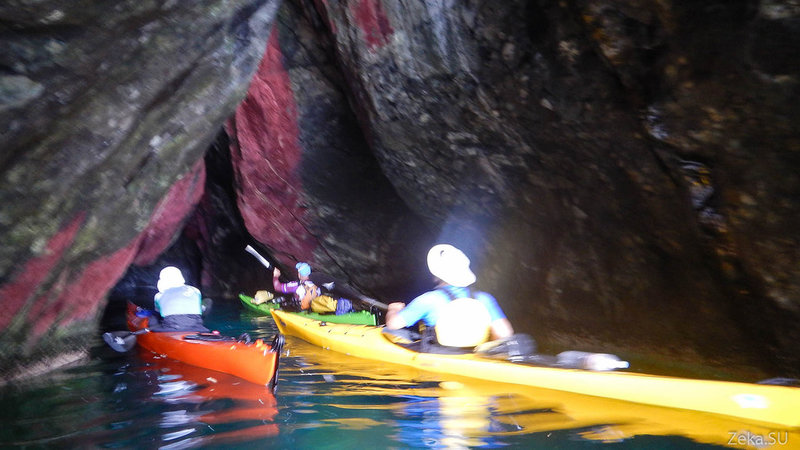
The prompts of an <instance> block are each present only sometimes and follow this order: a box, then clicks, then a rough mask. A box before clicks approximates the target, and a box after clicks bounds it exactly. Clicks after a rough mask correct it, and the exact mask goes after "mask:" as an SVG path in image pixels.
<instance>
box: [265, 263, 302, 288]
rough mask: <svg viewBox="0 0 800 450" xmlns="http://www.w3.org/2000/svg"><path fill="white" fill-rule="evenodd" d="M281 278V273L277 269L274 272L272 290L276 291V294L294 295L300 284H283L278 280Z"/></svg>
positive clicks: (294, 282) (292, 282) (295, 282)
mask: <svg viewBox="0 0 800 450" xmlns="http://www.w3.org/2000/svg"><path fill="white" fill-rule="evenodd" d="M280 276H281V271H280V269H278V268H277V267H276V268H275V270H273V271H272V288H273V289H275V292H280V293H282V294H294V291H296V290H297V286H299V285H300V284H299V283H298V282H297V281H290V282H288V283H281V280H279V279H278V278H279V277H280Z"/></svg>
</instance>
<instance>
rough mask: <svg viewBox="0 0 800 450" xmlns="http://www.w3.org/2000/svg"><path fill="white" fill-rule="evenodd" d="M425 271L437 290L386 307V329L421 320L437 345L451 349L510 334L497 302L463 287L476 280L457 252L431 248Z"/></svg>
mask: <svg viewBox="0 0 800 450" xmlns="http://www.w3.org/2000/svg"><path fill="white" fill-rule="evenodd" d="M428 269H429V270H430V271H431V274H432V275H434V276H435V277H437V278H438V279H439V280H440V283H439V285H438V286H437V288H436V289H434V290H432V291H428V292H426V293H424V294H422V295H420V296H418V297H416V298H415V299H413V300H412V301H411V302H409V303H408V305H405V304H403V303H399V302H395V303H392V304H390V305H389V310H388V311H387V313H386V328H387V329H389V330H399V329H401V328H405V327H408V326H412V325H414V324H415V323H416V322H418V321H420V320H421V321H423V322H424V323H425V325H426V326H427V327H428V328H435V330H436V337H437V340H438V341H439V343H441V344H443V345H447V346H451V347H473V346H475V345H478V344H480V343H482V342H484V341H485V340H486V339H489V338H490V339H500V338H505V337H509V336H511V335H513V334H514V331H513V328H512V327H511V323H510V322H509V321H508V319H507V318H506V316H505V314H504V313H503V311H502V310H501V309H500V306H499V305H498V304H497V300H496V299H495V298H494V297H493V296H492V295H490V294H488V293H486V292H479V291H475V292H473V291H472V290H471V289H469V288H468V287H467V286H470V285H472V284H473V283H475V281H476V277H475V274H474V273H472V271H471V270H470V269H469V258H467V256H466V255H464V253H463V252H461V250H458V249H457V248H455V247H453V246H451V245H447V244H439V245H436V246H434V247H433V248H431V250H430V251H429V252H428Z"/></svg>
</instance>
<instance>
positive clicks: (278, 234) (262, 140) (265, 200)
mask: <svg viewBox="0 0 800 450" xmlns="http://www.w3.org/2000/svg"><path fill="white" fill-rule="evenodd" d="M228 131H229V135H231V137H232V139H231V158H232V160H233V166H234V173H235V176H236V184H237V189H238V191H239V195H238V196H237V202H238V206H239V211H240V212H241V214H242V218H243V219H244V222H245V226H246V227H247V229H248V231H249V232H250V234H252V235H253V237H255V238H256V239H257V240H258V241H259V242H262V243H264V244H267V245H269V246H271V247H273V248H276V249H279V250H280V251H283V252H289V253H292V254H294V255H296V256H297V257H301V258H307V257H309V256H311V252H312V250H313V248H314V247H315V243H314V240H313V238H312V237H311V236H309V235H308V232H307V230H306V229H305V226H304V225H303V217H304V208H303V207H302V206H301V203H302V191H303V187H302V181H301V179H300V176H299V173H298V168H299V166H300V160H301V153H302V149H301V147H300V144H299V127H298V123H297V106H296V104H295V99H294V94H293V92H292V88H291V80H290V79H289V74H288V73H287V71H286V69H285V68H284V66H283V62H282V54H281V50H280V45H279V42H278V33H277V27H276V28H274V29H273V31H272V36H270V40H269V44H268V46H267V51H266V54H265V56H264V59H263V60H262V61H261V65H260V66H259V69H258V72H257V73H256V76H255V77H254V78H253V81H252V83H251V84H250V90H249V91H248V94H247V97H246V98H245V100H244V101H243V102H242V104H241V105H240V106H239V108H238V109H237V110H236V114H235V120H234V121H233V122H232V123H230V124H229V126H228Z"/></svg>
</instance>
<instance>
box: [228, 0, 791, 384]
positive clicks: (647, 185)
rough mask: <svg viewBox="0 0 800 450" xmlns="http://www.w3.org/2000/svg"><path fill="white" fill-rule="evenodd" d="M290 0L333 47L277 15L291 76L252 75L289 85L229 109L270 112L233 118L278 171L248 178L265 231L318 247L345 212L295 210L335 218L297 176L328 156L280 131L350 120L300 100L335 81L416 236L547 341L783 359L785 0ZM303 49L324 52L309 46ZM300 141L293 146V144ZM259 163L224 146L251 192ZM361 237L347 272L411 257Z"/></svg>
mask: <svg viewBox="0 0 800 450" xmlns="http://www.w3.org/2000/svg"><path fill="white" fill-rule="evenodd" d="M286 8H293V9H294V10H296V11H298V12H299V13H300V14H301V16H302V18H303V20H304V21H306V22H307V25H305V26H310V27H311V28H312V32H313V34H314V35H315V39H316V40H317V41H318V42H324V43H325V45H329V46H330V48H331V54H332V55H333V56H327V55H324V54H323V55H318V54H315V53H314V52H313V51H308V46H309V42H308V41H307V40H306V39H307V38H306V37H305V36H306V34H305V31H298V29H302V28H303V25H298V24H297V23H296V22H287V23H292V26H291V27H289V26H288V25H285V26H283V28H281V27H279V29H283V30H284V31H285V30H286V29H287V28H291V31H292V32H291V33H286V32H284V33H280V32H278V34H277V38H276V37H275V36H273V38H272V39H275V41H274V42H275V43H274V45H273V44H271V46H270V49H274V51H276V52H278V51H280V52H281V55H282V59H281V62H282V64H283V70H285V71H286V72H285V74H284V73H283V72H281V71H280V70H277V71H275V72H271V73H270V75H269V76H272V77H277V78H280V80H281V81H280V82H275V81H274V80H273V81H269V80H265V81H264V83H263V84H264V85H265V86H267V85H268V86H272V87H274V86H276V85H281V86H286V84H287V83H288V84H289V85H290V86H291V87H292V89H291V91H292V96H291V98H290V103H288V104H284V103H281V102H280V98H286V97H283V96H284V95H287V94H286V91H285V89H286V88H285V87H284V88H282V89H284V90H283V91H281V92H280V93H278V92H270V93H269V94H266V93H263V92H254V91H251V93H250V95H249V97H248V100H247V101H245V103H244V104H243V105H242V108H241V109H240V110H239V112H237V118H236V122H237V126H240V125H242V124H243V123H244V121H245V120H246V119H243V118H241V116H239V114H242V111H243V110H245V109H250V110H255V109H258V108H264V109H266V110H270V111H276V110H278V111H280V114H282V115H283V117H282V118H280V119H278V118H276V121H278V122H280V124H279V123H274V124H271V125H267V126H265V125H264V124H265V123H269V121H265V120H260V121H258V123H257V124H255V125H245V126H244V128H247V129H249V130H251V131H252V136H244V133H242V135H241V136H239V141H240V145H241V144H242V143H243V142H245V141H249V142H253V143H254V144H252V145H251V144H245V145H244V147H253V148H254V147H257V146H258V145H263V146H265V147H270V148H278V149H282V150H280V151H279V153H280V155H281V156H278V155H276V157H277V158H278V159H279V160H278V161H276V160H275V159H274V158H269V157H267V156H262V157H261V160H268V161H269V163H268V167H267V172H268V171H275V172H278V173H279V174H280V176H285V177H287V180H286V181H285V182H284V181H281V182H279V183H277V184H271V186H272V187H264V188H263V189H262V188H257V189H255V191H257V194H256V195H255V197H256V198H254V196H253V195H252V194H248V193H247V192H244V191H243V192H242V195H241V197H240V208H241V209H242V210H243V212H244V215H245V221H246V223H247V224H248V229H249V230H250V232H251V233H253V235H254V236H255V237H256V238H257V239H258V240H259V241H260V242H263V243H265V244H267V245H269V246H270V247H273V248H274V249H276V250H278V251H288V252H289V253H290V254H288V255H285V256H286V257H288V258H289V259H304V258H309V257H311V258H318V259H319V260H320V261H324V260H323V259H320V255H319V254H318V253H315V252H317V251H319V249H320V247H319V245H320V242H323V243H324V241H325V239H324V237H325V236H326V235H327V236H339V233H340V232H341V230H343V228H342V225H341V224H339V223H336V222H335V221H334V222H328V223H326V224H324V225H320V226H321V227H323V228H321V230H322V231H319V230H317V231H316V233H318V234H319V235H321V236H323V240H322V241H319V240H318V239H316V237H315V236H314V235H313V234H312V235H309V234H303V233H302V231H301V230H299V229H298V228H297V227H300V228H305V229H306V231H310V230H311V228H310V227H308V226H307V224H309V223H312V224H313V223H316V224H320V223H321V222H324V221H321V220H320V219H322V218H323V217H324V215H325V214H326V212H327V211H326V210H325V209H324V208H320V207H319V205H321V204H322V203H324V202H322V203H321V202H319V201H318V200H317V199H316V198H317V196H322V195H323V194H321V193H314V192H312V190H313V182H311V181H309V180H306V179H305V178H303V176H304V175H306V174H308V173H309V172H313V169H309V167H310V166H312V165H313V164H314V163H315V162H316V163H317V164H319V161H320V159H321V158H323V156H321V155H319V154H317V153H314V150H312V149H310V147H309V146H308V145H307V144H308V142H302V138H299V140H289V141H288V144H287V141H286V140H284V136H285V135H284V134H282V133H288V134H287V135H291V136H294V135H295V133H297V134H299V135H300V136H303V134H304V133H305V135H306V136H309V135H319V134H322V133H329V132H330V130H331V129H332V128H337V127H342V126H343V124H342V123H341V122H338V121H331V120H328V121H327V122H323V121H320V120H313V116H308V115H306V116H304V115H303V114H302V113H301V112H300V111H299V110H300V109H301V108H302V106H299V105H301V104H302V102H303V98H310V97H312V96H313V95H314V92H315V91H314V90H315V86H317V85H318V84H319V83H328V82H331V81H330V80H333V81H332V82H331V83H332V85H333V86H336V88H337V89H341V91H342V92H343V93H344V95H345V96H346V98H347V100H348V101H349V103H350V107H351V108H352V111H353V114H354V115H355V120H356V121H357V122H358V126H359V128H360V131H361V136H363V139H364V141H365V142H366V145H367V146H368V147H369V148H370V151H371V152H372V153H373V154H374V157H375V158H376V160H377V162H378V164H379V166H380V170H381V172H382V173H383V174H384V175H385V177H386V179H387V180H388V181H389V182H390V183H391V186H392V189H393V190H394V191H395V192H396V193H397V195H399V197H400V198H402V202H403V204H404V205H406V206H407V207H408V208H409V210H410V214H413V215H414V216H415V217H417V218H419V219H415V222H416V221H418V220H422V221H423V222H424V223H425V227H426V228H425V231H424V232H423V233H422V234H421V235H420V237H419V239H418V241H417V242H421V241H425V242H430V241H431V240H442V241H450V242H454V243H456V244H458V245H460V246H462V247H464V248H465V250H467V252H468V253H469V254H470V256H471V257H472V259H473V261H474V264H475V267H476V270H477V272H478V275H479V286H481V287H484V288H486V289H489V290H491V291H492V292H494V293H496V294H497V296H498V297H499V298H500V299H501V303H502V304H503V306H504V307H505V309H506V310H507V311H508V312H509V313H511V314H512V316H513V317H514V318H515V324H516V326H517V328H518V329H519V330H521V331H527V332H530V333H533V334H534V335H535V336H536V337H537V338H539V339H541V340H543V341H545V342H546V343H547V344H549V345H552V346H554V347H557V346H562V347H563V346H580V347H582V348H588V349H595V350H599V349H602V348H606V349H609V348H611V349H620V350H623V351H628V352H631V353H635V352H637V351H641V352H643V353H652V352H656V353H660V354H662V355H664V356H667V357H670V358H677V359H681V358H685V359H695V360H696V359H701V360H705V361H708V362H711V363H719V364H729V365H730V364H736V365H739V366H753V367H759V368H761V369H763V370H766V371H774V370H787V369H788V370H796V367H798V365H797V364H796V363H797V362H798V353H797V351H796V347H795V345H794V342H795V340H796V338H797V337H798V332H800V329H799V328H798V325H797V321H796V318H797V315H798V303H797V300H796V299H797V298H798V295H797V294H798V288H799V287H800V284H799V283H798V271H797V267H798V264H797V263H798V251H797V248H798V246H797V242H798V239H797V233H798V231H797V230H798V227H797V225H798V224H797V220H798V217H800V216H798V214H796V211H797V209H798V204H797V198H800V197H798V196H797V193H798V192H797V190H798V184H797V167H798V164H797V162H798V161H797V158H796V155H797V150H798V140H797V133H796V131H795V130H793V129H792V125H791V124H792V123H796V122H797V118H798V106H797V104H796V102H794V101H793V100H792V98H793V97H796V93H797V77H796V67H795V66H796V62H794V59H793V58H792V57H791V56H790V55H791V54H792V52H791V51H792V49H794V50H796V49H797V48H796V47H797V40H796V39H793V38H794V37H795V36H796V32H797V17H798V14H797V8H793V7H791V5H784V4H781V3H780V2H762V3H758V2H753V1H737V2H733V3H713V4H703V5H700V4H697V3H696V2H684V1H672V2H659V3H658V4H652V3H650V2H616V1H606V2H580V1H574V2H558V3H554V2H541V1H510V2H502V3H499V4H495V3H486V2H478V1H465V2H382V1H378V0H357V1H355V0H354V1H347V2H319V1H317V2H309V1H295V2H287V6H286ZM284 11H285V10H284ZM284 20H289V19H284ZM776 29H777V30H780V31H775V30H776ZM295 47H298V48H299V49H301V50H306V51H308V52H309V54H312V55H314V57H313V58H310V59H309V58H305V57H304V58H301V59H298V58H297V55H298V54H299V53H298V52H297V51H295ZM287 49H290V51H288V52H287ZM268 55H269V54H268ZM327 58H330V59H331V60H332V62H331V61H329V59H327ZM268 61H269V57H268V58H266V59H265V64H266V63H267V62H268ZM297 61H302V62H303V66H302V68H301V67H292V65H293V64H296V62H297ZM334 63H335V68H336V70H332V69H330V68H329V67H330V65H331V64H334ZM277 66H278V65H277V64H275V65H271V67H277ZM262 70H263V66H262ZM337 71H338V72H339V73H337ZM278 72H280V73H278ZM315 72H316V73H315ZM286 76H288V79H289V81H288V82H287V81H286V78H284V77H286ZM315 80H316V81H315ZM340 80H344V85H345V87H344V88H340V87H339V86H340V82H341V81H340ZM259 98H263V99H267V100H266V103H263V102H262V100H260V99H259ZM269 102H272V103H269ZM278 104H281V105H283V108H282V109H278V108H275V106H277V105H278ZM316 104H318V105H319V104H325V101H324V100H318V101H317V102H316ZM263 105H271V106H269V107H266V106H263ZM245 115H247V113H245ZM296 118H301V120H298V121H296V122H293V123H292V124H291V125H290V126H287V125H286V124H287V122H286V120H296ZM240 119H242V120H240ZM258 126H265V128H264V130H262V134H260V135H259V134H258V132H257V131H256V129H257V127H258ZM344 126H347V125H346V123H345V124H344ZM348 129H349V128H348ZM354 132H355V131H354ZM269 139H273V140H275V141H274V143H273V144H270V143H268V142H265V140H269ZM297 142H302V143H301V144H299V147H300V151H299V153H300V155H301V156H298V150H297V148H291V149H290V148H288V147H287V145H291V146H295V145H298V144H296V143H297ZM236 151H239V150H237V149H234V152H236ZM260 154H261V155H267V154H268V150H264V151H262V152H261V153H260ZM356 157H357V156H356ZM257 160H258V158H256V159H248V160H246V161H245V160H244V159H242V160H241V161H240V162H239V163H237V164H236V165H237V167H240V168H239V169H237V170H241V171H249V172H250V174H249V175H245V176H241V177H240V179H239V180H240V187H239V188H240V189H243V190H248V189H251V187H252V185H262V186H270V183H275V179H274V176H273V175H267V174H266V172H265V171H263V170H261V166H259V165H258V163H257ZM306 160H307V161H306ZM353 160H354V159H347V161H353ZM241 162H244V164H241ZM243 166H244V167H243ZM255 172H259V174H258V175H255V174H254V173H255ZM259 177H261V179H260V180H259ZM324 179H325V178H324V177H323V176H319V178H318V180H324ZM256 180H258V181H256ZM287 185H289V186H293V188H292V189H287V188H286V186H287ZM329 187H330V185H329ZM270 190H272V191H273V194H272V195H274V198H279V199H280V203H281V205H282V206H280V207H277V208H276V207H275V205H274V204H273V205H272V206H267V208H273V209H272V212H271V213H269V214H273V215H272V216H271V217H270V218H269V219H268V220H267V222H269V223H270V224H271V225H269V224H267V225H263V224H259V222H258V221H257V220H249V219H248V215H249V214H250V213H251V212H252V213H253V215H254V216H258V215H263V214H264V212H263V211H264V210H263V209H257V210H255V211H248V209H249V208H253V205H256V204H258V203H259V202H261V203H269V201H268V200H265V199H259V198H258V197H259V196H263V197H265V198H270V194H264V193H265V192H268V191H270ZM384 198H390V197H384ZM773 208H774V209H773ZM280 214H286V215H288V216H291V217H288V218H287V217H286V216H281V215H280ZM389 214H390V215H391V214H392V213H389ZM299 217H303V218H302V219H300V220H298V221H297V222H296V223H293V222H292V221H293V220H296V219H297V218H299ZM301 224H303V225H302V226H301ZM270 226H272V227H276V228H275V229H274V230H270V229H269V227H270ZM326 229H327V230H329V231H327V232H326V231H325V230H326ZM320 233H321V234H320ZM315 241H316V242H315ZM407 241H411V240H410V239H409V240H407ZM354 242H355V243H356V245H352V246H351V248H349V249H345V248H343V247H342V251H341V252H340V253H339V256H340V257H342V256H343V255H348V257H349V258H350V259H351V260H350V261H347V262H343V263H341V264H340V265H342V266H343V267H344V268H345V270H347V269H348V268H349V267H358V262H357V261H356V260H357V259H360V260H361V261H368V262H370V263H371V267H374V268H375V269H376V270H380V271H382V275H383V276H385V277H393V276H398V275H399V276H404V275H406V271H405V270H404V269H402V268H401V269H400V271H398V272H389V271H386V270H385V269H384V267H385V266H384V265H383V264H382V260H383V259H382V258H386V257H390V256H389V255H390V254H391V253H380V252H379V251H378V250H379V249H380V243H387V242H391V238H389V237H384V238H382V239H381V242H380V243H378V242H374V241H371V240H370V239H369V238H368V237H366V236H365V238H364V239H358V240H357V241H354ZM323 247H324V245H323ZM420 247H422V246H420ZM376 251H377V252H376ZM415 251H419V249H416V250H415ZM423 252H424V250H423V251H422V252H420V253H423ZM308 255H312V256H308ZM376 256H377V258H376ZM334 259H335V258H334ZM316 260H317V259H315V261H316ZM337 261H339V260H337ZM409 261H413V257H410V258H409ZM417 262H421V258H419V257H418V259H417ZM418 266H419V264H416V265H415V267H418ZM407 267H411V266H410V265H407V266H406V268H407ZM359 272H360V270H352V271H350V273H352V274H358V273H359ZM356 277H357V275H356ZM409 278H414V277H409ZM366 284H367V285H369V283H366ZM744 317H746V319H744Z"/></svg>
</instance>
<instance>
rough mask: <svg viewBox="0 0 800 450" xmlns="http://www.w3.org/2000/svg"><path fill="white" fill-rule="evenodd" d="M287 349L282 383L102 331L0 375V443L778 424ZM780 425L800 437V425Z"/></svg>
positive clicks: (346, 438) (333, 442) (442, 436)
mask: <svg viewBox="0 0 800 450" xmlns="http://www.w3.org/2000/svg"><path fill="white" fill-rule="evenodd" d="M207 324H208V325H209V326H210V327H211V328H214V329H217V330H219V331H220V332H222V333H224V334H230V335H238V334H240V333H243V332H247V333H249V334H251V336H252V337H253V338H265V339H268V338H271V337H272V335H273V334H274V333H275V332H276V328H275V325H274V323H273V322H272V320H271V318H269V317H264V316H258V315H254V314H253V313H249V312H244V311H242V310H240V305H239V304H238V302H237V301H233V300H230V301H216V302H215V310H214V316H213V317H212V318H210V319H209V320H208V321H207ZM285 349H286V350H285V351H284V355H283V356H282V361H281V371H280V379H279V384H278V389H277V391H276V393H275V394H273V393H272V392H271V391H270V390H269V389H268V388H266V387H263V386H258V385H255V384H252V383H248V382H246V381H243V380H241V379H238V378H236V377H233V376H230V375H226V374H222V373H219V372H214V371H210V370H205V369H201V368H197V367H193V366H189V365H186V364H182V363H179V362H175V361H171V360H168V359H165V358H162V357H159V356H157V355H154V354H152V353H150V352H147V351H141V350H136V351H132V352H130V353H128V354H117V353H114V352H113V351H111V350H110V349H108V348H107V347H105V346H104V345H103V344H102V343H101V341H100V339H99V338H98V342H97V345H96V347H95V349H94V352H93V356H92V357H91V358H90V359H87V360H85V361H82V362H80V363H78V364H76V365H73V366H72V367H69V368H66V369H63V370H59V371H56V372H53V373H50V374H48V375H45V376H41V377H38V378H33V379H30V380H26V381H22V382H19V383H16V384H13V385H8V386H4V387H2V388H0V420H2V422H3V427H2V428H0V447H2V448H98V447H110V448H164V449H170V448H226V449H228V448H314V449H320V448H322V449H324V448H496V447H510V448H541V447H545V448H553V447H556V448H588V447H596V446H597V444H599V443H603V444H605V445H612V446H614V447H621V448H651V447H657V448H704V447H724V446H726V444H727V443H728V441H729V440H730V439H731V438H734V437H737V436H744V434H742V433H750V435H758V436H769V435H768V433H770V432H773V433H775V432H778V433H780V430H769V429H764V428H761V427H753V426H751V425H744V424H741V423H738V422H735V421H728V420H725V419H723V418H720V417H715V416H710V415H705V414H698V413H691V412H685V411H676V410H669V409H662V408H654V407H646V406H641V405H634V404H630V403H624V402H614V401H607V400H602V399H598V398H592V397H586V396H578V395H569V394H564V393H556V392H552V391H546V390H541V389H533V388H524V387H520V386H512V385H503V384H498V383H488V382H476V381H475V380H469V379H466V378H458V377H442V376H438V375H435V374H431V373H426V372H421V371H417V370H415V369H410V368H406V367H403V366H394V365H387V364H380V363H374V362H371V361H366V360H361V359H357V358H352V357H348V356H346V355H341V354H336V353H334V352H330V351H325V350H322V349H319V348H316V347H313V346H311V345H310V344H307V343H305V342H303V341H300V340H298V339H294V338H292V337H289V338H288V339H287V345H286V347H285ZM731 433H734V434H731ZM737 433H738V434H737ZM784 433H785V431H784ZM748 436H749V435H748ZM772 436H773V437H776V438H778V439H779V440H781V439H782V440H789V441H791V442H795V441H797V442H800V435H798V433H797V432H796V431H795V432H794V433H786V434H777V435H775V434H773V435H772ZM744 447H746V446H744Z"/></svg>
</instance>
